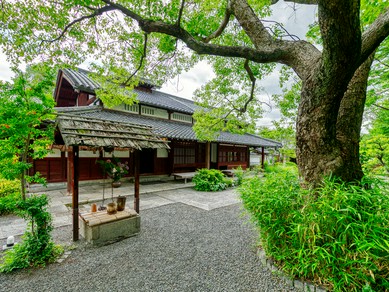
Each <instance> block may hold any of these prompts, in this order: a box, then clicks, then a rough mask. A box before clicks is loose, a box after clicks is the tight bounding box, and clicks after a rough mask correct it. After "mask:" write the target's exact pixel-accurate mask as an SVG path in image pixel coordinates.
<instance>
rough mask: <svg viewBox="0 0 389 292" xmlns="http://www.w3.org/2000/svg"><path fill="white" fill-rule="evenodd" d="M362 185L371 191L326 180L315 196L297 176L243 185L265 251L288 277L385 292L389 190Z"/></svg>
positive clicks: (388, 280) (275, 175)
mask: <svg viewBox="0 0 389 292" xmlns="http://www.w3.org/2000/svg"><path fill="white" fill-rule="evenodd" d="M363 185H369V186H371V187H370V188H368V189H364V188H361V187H358V186H355V185H348V184H344V183H341V182H339V181H336V180H335V179H327V180H325V182H324V184H323V187H322V188H321V189H319V190H316V192H313V191H307V190H304V189H301V188H300V185H299V180H298V177H297V175H296V173H290V172H285V171H278V172H273V173H267V174H266V177H265V178H264V179H260V178H253V179H251V180H247V181H245V182H244V184H243V185H242V187H241V188H240V193H241V196H242V199H243V203H244V206H245V208H246V209H247V210H249V211H250V213H251V214H252V217H253V220H254V221H255V223H256V224H257V225H258V226H259V227H260V235H261V244H262V247H263V248H264V249H265V251H266V253H267V255H268V256H270V257H271V258H273V259H274V260H275V261H276V263H278V265H279V267H281V268H282V269H283V270H284V271H286V272H287V273H289V274H290V275H292V276H293V277H297V278H303V279H310V280H311V281H314V282H315V283H316V284H324V285H326V286H327V287H328V288H329V289H333V290H335V291H361V289H363V288H365V289H368V290H369V289H370V288H371V289H373V290H374V291H387V290H388V289H389V192H388V190H389V188H388V186H387V185H384V183H383V182H380V181H377V180H374V181H373V180H368V179H365V180H364V181H363ZM370 291H371V290H370Z"/></svg>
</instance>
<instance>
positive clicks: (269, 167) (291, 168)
mask: <svg viewBox="0 0 389 292" xmlns="http://www.w3.org/2000/svg"><path fill="white" fill-rule="evenodd" d="M273 172H276V173H279V172H291V173H296V174H297V166H296V164H295V163H292V162H287V163H285V164H283V163H275V164H267V163H265V173H273Z"/></svg>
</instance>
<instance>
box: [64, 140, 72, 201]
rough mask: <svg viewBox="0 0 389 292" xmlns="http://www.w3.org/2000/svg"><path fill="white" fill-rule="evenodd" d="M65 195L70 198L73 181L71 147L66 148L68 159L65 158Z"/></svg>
mask: <svg viewBox="0 0 389 292" xmlns="http://www.w3.org/2000/svg"><path fill="white" fill-rule="evenodd" d="M66 162H67V189H66V191H67V195H68V196H70V195H71V194H72V180H73V171H72V169H73V167H74V161H73V147H72V146H69V147H68V157H67V160H66Z"/></svg>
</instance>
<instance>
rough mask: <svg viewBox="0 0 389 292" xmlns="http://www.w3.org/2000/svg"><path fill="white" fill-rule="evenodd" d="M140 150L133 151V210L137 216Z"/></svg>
mask: <svg viewBox="0 0 389 292" xmlns="http://www.w3.org/2000/svg"><path fill="white" fill-rule="evenodd" d="M139 151H140V150H135V151H134V178H135V182H134V210H135V211H136V212H137V213H138V214H139V167H140V159H139V158H140V153H139Z"/></svg>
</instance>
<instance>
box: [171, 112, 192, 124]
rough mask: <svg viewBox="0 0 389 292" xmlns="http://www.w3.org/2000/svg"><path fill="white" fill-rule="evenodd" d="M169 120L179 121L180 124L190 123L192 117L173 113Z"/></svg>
mask: <svg viewBox="0 0 389 292" xmlns="http://www.w3.org/2000/svg"><path fill="white" fill-rule="evenodd" d="M171 119H172V120H175V121H180V122H186V123H192V116H191V115H185V114H179V113H173V114H172V116H171Z"/></svg>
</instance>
